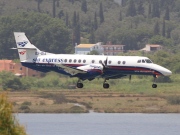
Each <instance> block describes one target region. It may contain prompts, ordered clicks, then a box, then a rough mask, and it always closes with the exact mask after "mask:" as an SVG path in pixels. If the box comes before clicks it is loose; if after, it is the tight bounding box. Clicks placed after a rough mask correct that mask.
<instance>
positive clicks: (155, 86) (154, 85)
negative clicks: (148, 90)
mask: <svg viewBox="0 0 180 135" xmlns="http://www.w3.org/2000/svg"><path fill="white" fill-rule="evenodd" d="M153 77H154V82H153V84H152V88H157V84H155V82H156V78H157V76H156V75H154V76H153Z"/></svg>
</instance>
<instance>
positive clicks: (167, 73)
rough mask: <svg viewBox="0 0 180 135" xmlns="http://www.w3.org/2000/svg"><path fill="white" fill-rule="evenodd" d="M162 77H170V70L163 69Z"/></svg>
mask: <svg viewBox="0 0 180 135" xmlns="http://www.w3.org/2000/svg"><path fill="white" fill-rule="evenodd" d="M163 75H164V76H170V75H172V72H171V71H170V70H168V69H164V70H163Z"/></svg>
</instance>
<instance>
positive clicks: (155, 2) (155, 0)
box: [152, 0, 160, 18]
mask: <svg viewBox="0 0 180 135" xmlns="http://www.w3.org/2000/svg"><path fill="white" fill-rule="evenodd" d="M152 17H158V18H160V9H159V1H158V0H153V8H152Z"/></svg>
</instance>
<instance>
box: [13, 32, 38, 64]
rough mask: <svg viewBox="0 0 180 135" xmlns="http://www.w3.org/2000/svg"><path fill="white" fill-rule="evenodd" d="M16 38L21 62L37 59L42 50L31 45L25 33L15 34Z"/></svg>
mask: <svg viewBox="0 0 180 135" xmlns="http://www.w3.org/2000/svg"><path fill="white" fill-rule="evenodd" d="M14 37H15V41H16V45H17V49H18V53H19V57H20V61H21V62H22V61H26V60H31V59H33V58H36V57H37V55H36V54H38V52H40V50H39V49H38V48H36V47H35V46H34V45H33V44H31V42H30V41H29V40H28V38H27V37H26V35H25V33H24V32H14Z"/></svg>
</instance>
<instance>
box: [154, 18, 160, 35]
mask: <svg viewBox="0 0 180 135" xmlns="http://www.w3.org/2000/svg"><path fill="white" fill-rule="evenodd" d="M159 29H160V28H159V22H158V21H157V22H156V23H155V25H154V35H159V31H160V30H159Z"/></svg>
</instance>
